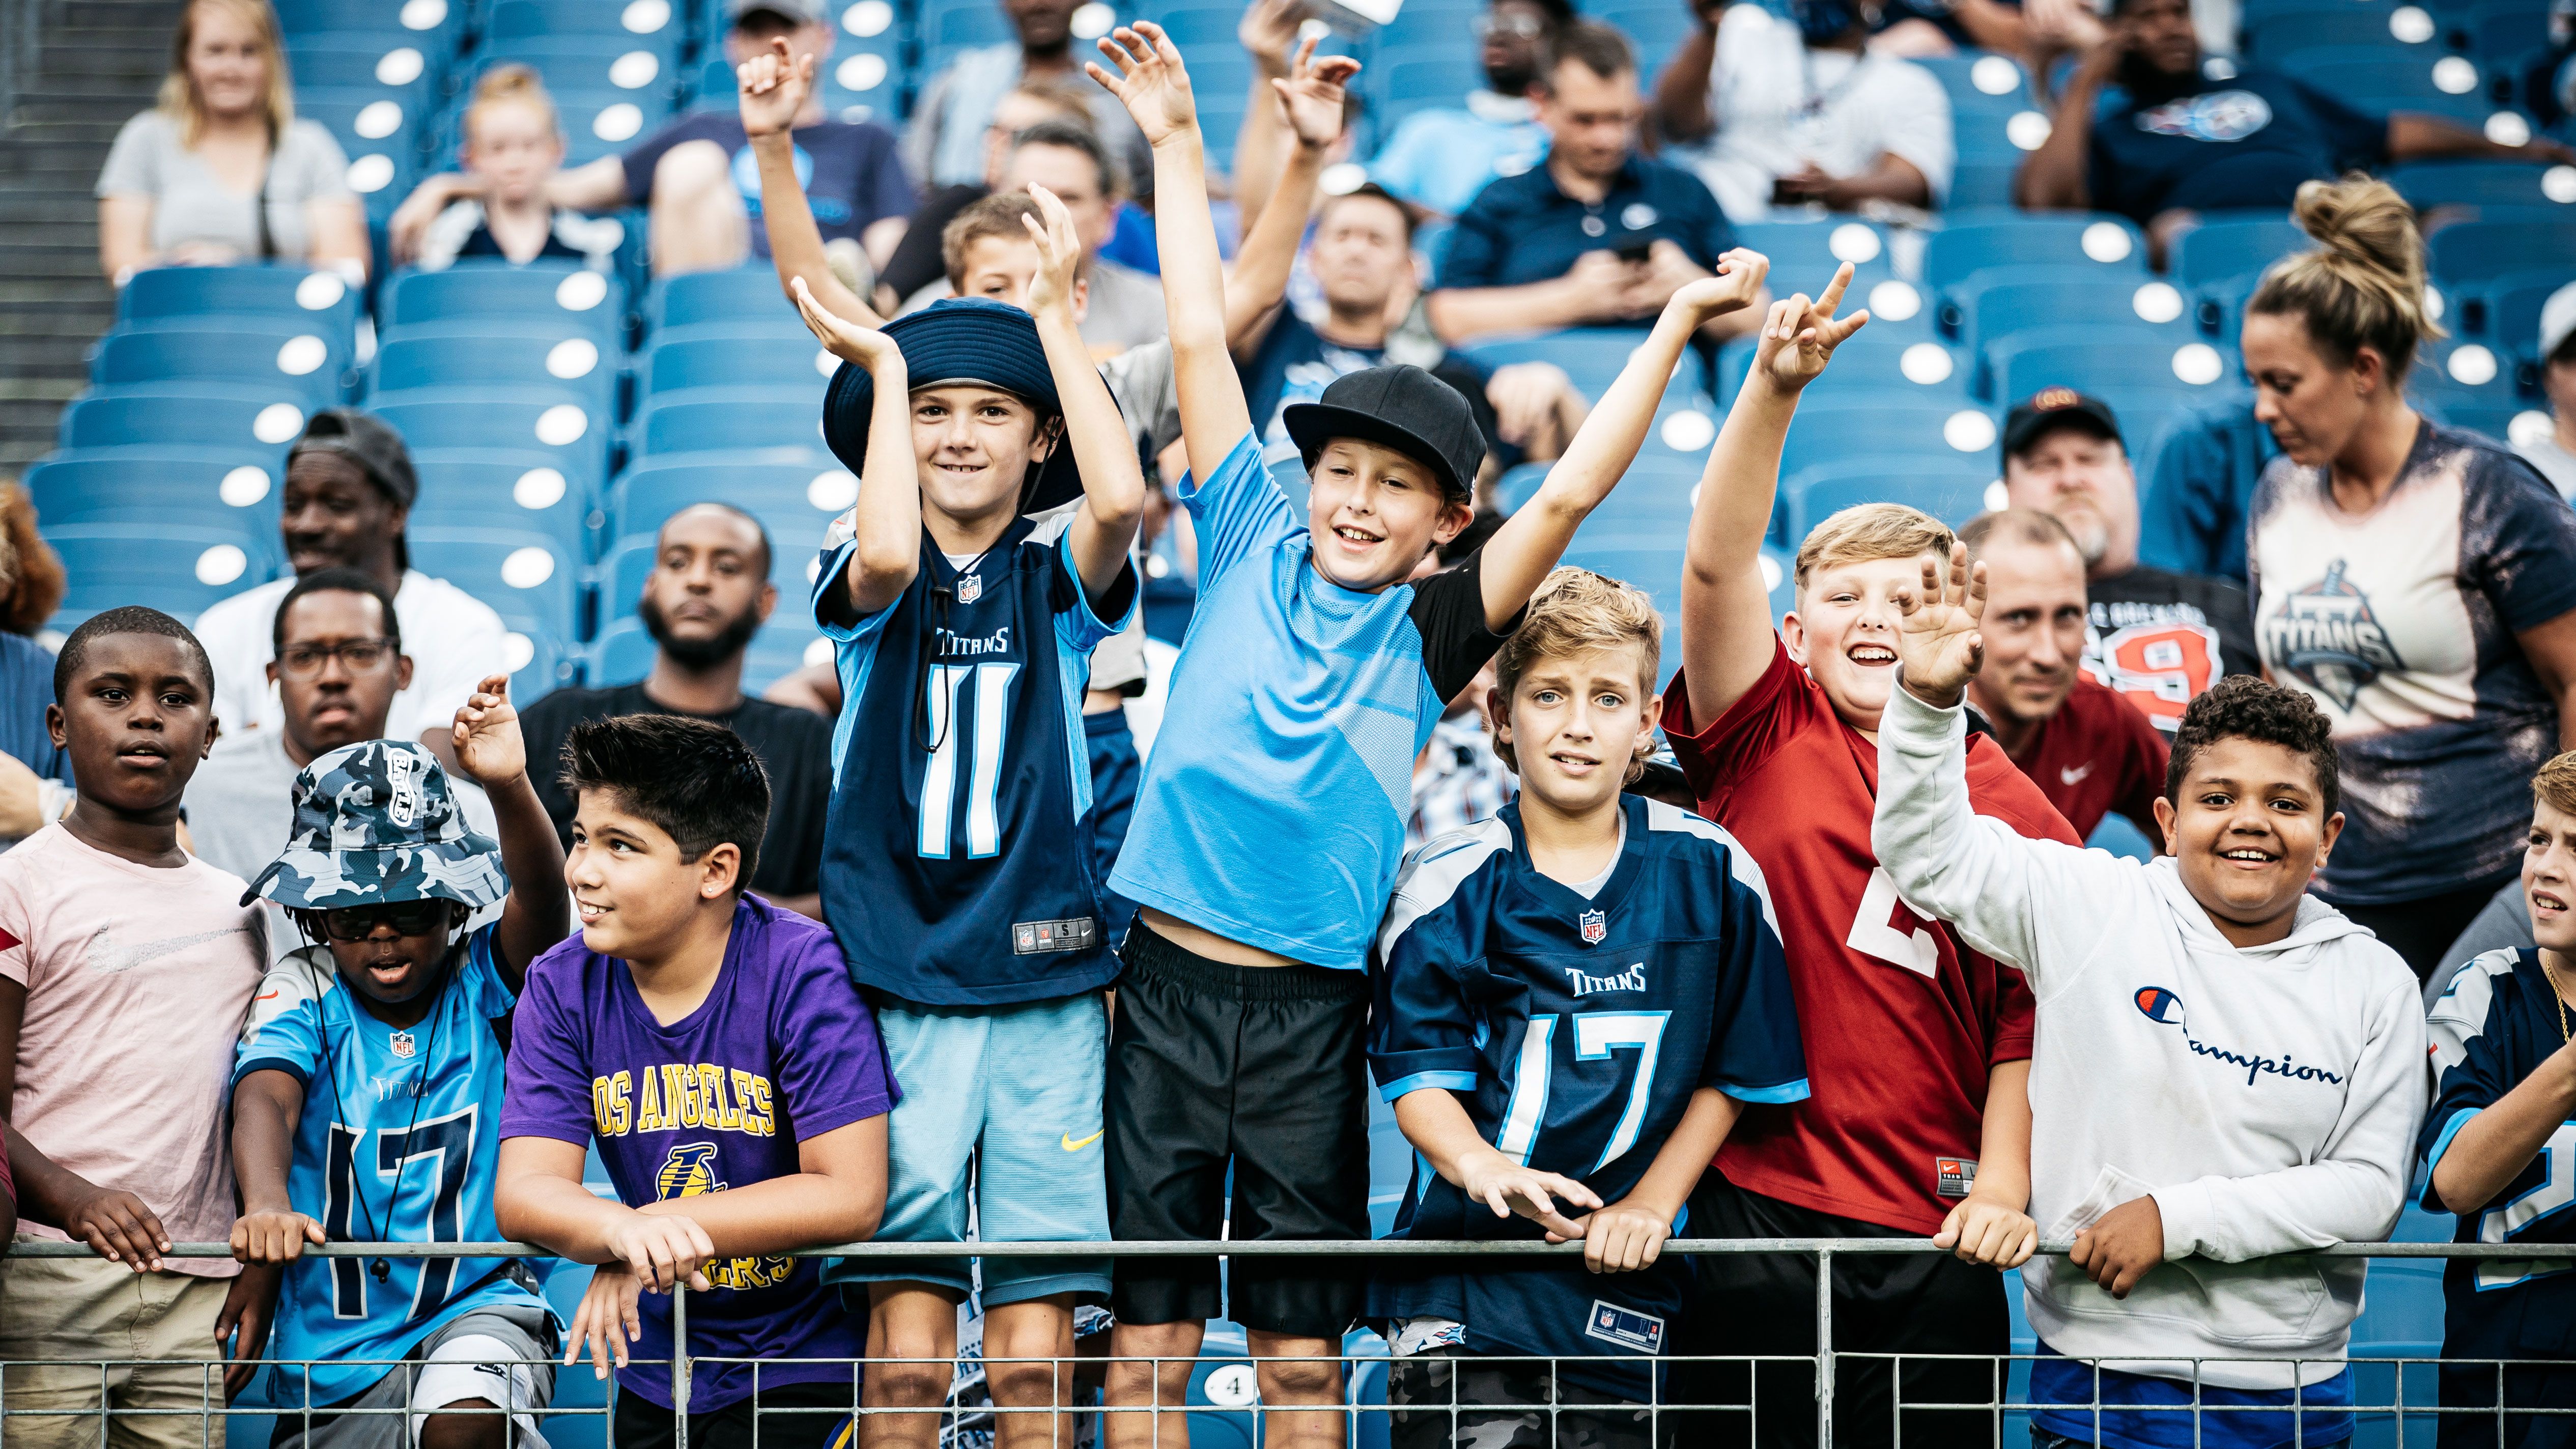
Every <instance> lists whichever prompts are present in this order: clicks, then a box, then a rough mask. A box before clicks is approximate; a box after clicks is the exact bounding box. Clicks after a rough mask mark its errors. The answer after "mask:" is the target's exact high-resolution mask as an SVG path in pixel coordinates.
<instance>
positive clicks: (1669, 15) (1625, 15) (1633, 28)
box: [1583, 0, 1695, 74]
mask: <svg viewBox="0 0 2576 1449" xmlns="http://www.w3.org/2000/svg"><path fill="white" fill-rule="evenodd" d="M1583 9H1584V18H1585V19H1587V20H1597V21H1600V22H1601V23H1602V24H1604V25H1608V26H1612V27H1615V28H1616V29H1617V30H1618V31H1619V33H1620V34H1622V35H1625V36H1627V37H1628V41H1629V43H1630V44H1631V45H1633V46H1635V47H1636V51H1637V56H1638V64H1639V65H1640V66H1641V67H1643V68H1644V70H1645V71H1646V73H1648V74H1652V73H1653V72H1654V71H1655V69H1656V68H1657V67H1658V66H1660V65H1661V63H1662V59H1663V57H1665V56H1667V55H1670V54H1671V53H1672V51H1673V48H1674V47H1675V46H1677V45H1680V44H1681V43H1682V42H1683V41H1684V40H1686V39H1688V38H1689V36H1690V32H1691V27H1692V26H1693V24H1694V23H1695V22H1694V21H1693V20H1692V19H1691V14H1690V11H1689V9H1688V8H1687V7H1685V6H1681V5H1673V4H1667V3H1665V0H1604V3H1602V4H1601V5H1599V6H1597V7H1596V6H1589V5H1587V6H1585V7H1583Z"/></svg>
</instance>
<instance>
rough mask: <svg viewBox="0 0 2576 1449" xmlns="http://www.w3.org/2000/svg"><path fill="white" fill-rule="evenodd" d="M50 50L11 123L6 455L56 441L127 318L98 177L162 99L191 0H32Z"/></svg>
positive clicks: (5, 180)
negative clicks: (68, 408) (156, 97)
mask: <svg viewBox="0 0 2576 1449" xmlns="http://www.w3.org/2000/svg"><path fill="white" fill-rule="evenodd" d="M24 3H29V4H34V5H35V6H36V7H37V11H38V13H37V47H38V48H37V52H36V57H35V61H34V64H33V65H32V67H31V68H30V69H29V70H28V72H27V73H26V74H25V75H23V76H21V77H20V81H21V84H20V86H19V88H18V91H17V103H16V105H15V107H14V108H13V109H12V111H11V112H10V114H9V115H8V116H7V117H6V118H5V121H6V126H5V128H0V217H5V218H7V220H6V221H5V222H0V469H6V470H9V471H15V470H17V469H18V468H19V467H21V466H23V465H24V464H26V463H28V462H31V461H33V460H34V459H36V458H37V457H39V456H41V455H43V454H44V453H46V452H47V451H49V450H51V449H52V447H53V444H54V426H55V422H56V420H57V419H58V418H59V417H60V415H61V413H62V407H63V404H64V403H65V402H68V401H69V400H70V399H71V397H72V395H73V394H74V393H76V392H78V391H80V389H81V386H82V383H83V382H84V380H85V379H86V377H87V375H88V352H89V348H90V345H91V344H92V343H94V342H95V341H97V339H98V336H99V334H100V333H102V332H105V331H106V330H107V328H108V326H109V324H111V323H113V322H114V321H115V320H116V296H115V293H114V292H113V291H111V290H110V289H109V287H108V285H107V283H106V281H105V280H104V279H102V278H101V277H100V276H99V271H98V203H97V201H96V200H95V199H93V198H92V196H91V194H90V193H91V187H92V186H93V185H95V184H96V182H97V180H98V170H99V167H100V166H101V165H102V164H104V163H105V162H106V160H107V148H108V145H109V143H110V142H112V141H114V140H115V139H116V132H117V128H118V127H119V126H122V125H123V124H124V123H125V120H126V118H127V117H129V116H131V115H133V114H134V113H135V112H136V111H139V110H142V109H143V108H144V107H146V106H149V105H151V104H152V97H153V93H154V92H155V91H156V90H157V89H158V88H159V86H160V84H161V73H162V70H163V68H164V67H165V66H166V65H167V64H168V63H169V55H170V33H171V29H172V27H174V26H175V25H176V24H177V23H178V19H179V12H180V9H181V5H180V4H179V3H178V0H24Z"/></svg>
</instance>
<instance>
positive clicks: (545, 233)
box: [418, 64, 626, 272]
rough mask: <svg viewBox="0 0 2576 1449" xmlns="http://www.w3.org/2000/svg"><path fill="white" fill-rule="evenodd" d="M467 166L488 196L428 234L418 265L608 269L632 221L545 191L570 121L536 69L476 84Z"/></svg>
mask: <svg viewBox="0 0 2576 1449" xmlns="http://www.w3.org/2000/svg"><path fill="white" fill-rule="evenodd" d="M458 154H459V156H460V157H461V158H462V159H463V161H464V163H465V169H466V171H467V172H469V173H471V174H473V175H475V176H478V177H480V178H482V180H483V196H482V199H481V200H475V199H473V198H471V197H468V198H465V199H462V200H459V201H457V202H456V203H454V204H453V205H451V206H449V207H448V208H447V209H446V210H445V211H442V212H440V213H439V214H438V216H437V219H435V220H433V221H432V222H430V224H429V230H428V232H427V233H426V234H424V235H423V236H422V237H421V241H420V258H419V262H418V265H419V267H420V269H421V270H422V271H424V272H435V271H442V270H444V269H446V268H448V267H451V266H453V265H455V264H456V262H457V261H458V260H459V259H460V258H498V259H501V260H504V261H511V262H534V261H569V262H579V263H581V264H582V265H584V266H586V267H589V268H590V269H591V270H592V271H595V272H604V271H607V270H608V269H609V267H610V266H611V265H613V264H614V262H615V261H616V253H617V247H618V243H620V242H622V241H624V240H625V238H626V228H625V227H623V226H621V225H619V224H618V223H617V222H616V221H614V220H612V219H607V218H601V219H596V220H594V219H592V218H590V217H586V216H583V215H582V214H581V213H579V212H576V211H569V210H566V209H564V208H562V207H559V206H556V205H555V204H554V201H553V200H552V198H550V197H549V196H548V195H547V194H546V188H547V187H549V186H550V185H552V184H553V182H554V178H555V175H556V173H558V172H560V171H561V170H562V169H563V157H564V139H563V122H562V119H561V118H560V117H559V116H558V115H557V114H556V112H555V103H554V98H553V97H552V96H549V95H547V94H546V84H545V82H544V81H543V80H541V79H539V78H538V76H537V73H536V71H535V70H534V69H532V68H531V67H528V66H524V65H516V64H513V65H497V66H494V67H493V68H492V69H490V70H488V71H485V72H484V73H483V79H481V80H479V81H477V82H475V84H474V100H473V102H472V103H471V104H470V105H468V106H466V108H465V144H464V145H463V146H462V147H461V148H460V149H459V152H458Z"/></svg>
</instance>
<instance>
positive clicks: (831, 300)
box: [735, 36, 885, 327]
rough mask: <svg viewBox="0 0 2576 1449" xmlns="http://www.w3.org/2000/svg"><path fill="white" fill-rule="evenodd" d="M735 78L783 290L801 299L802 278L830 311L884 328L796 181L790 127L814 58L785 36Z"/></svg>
mask: <svg viewBox="0 0 2576 1449" xmlns="http://www.w3.org/2000/svg"><path fill="white" fill-rule="evenodd" d="M735 79H736V80H737V81H738V82H740V84H741V87H742V129H743V134H744V135H746V136H749V137H750V138H751V154H752V158H753V160H755V161H757V162H758V163H759V166H760V224H761V225H762V226H763V227H765V228H767V230H768V232H769V257H770V262H771V264H772V265H773V266H775V267H777V268H778V285H779V288H780V290H782V291H785V292H786V293H787V295H788V299H789V300H790V301H794V300H795V297H796V293H795V283H796V282H797V280H798V279H800V278H801V279H803V281H804V283H805V287H806V290H807V291H809V292H811V293H812V294H813V296H814V301H815V303H816V304H817V305H818V306H820V307H822V309H823V310H824V311H826V312H829V313H831V314H832V315H833V316H835V317H838V318H840V319H841V320H842V321H844V322H855V323H857V324H858V325H859V326H861V327H882V326H884V325H885V319H884V318H882V317H880V316H878V315H877V311H876V309H875V308H873V307H871V306H869V305H868V304H867V301H866V299H864V298H862V297H861V296H859V294H858V293H856V292H853V291H851V290H850V289H849V288H847V287H845V286H843V285H841V279H840V278H839V277H838V276H836V275H834V274H833V272H832V267H831V263H830V261H829V260H828V259H826V257H825V256H824V252H823V233H822V230H821V229H820V228H818V227H816V226H815V225H814V207H813V204H812V203H811V202H809V201H807V200H806V199H805V186H804V183H802V182H800V181H798V180H797V179H796V143H795V140H794V138H793V136H792V135H791V132H792V130H793V128H794V126H795V124H796V113H797V112H798V111H799V110H801V109H802V108H803V107H804V105H805V96H806V94H807V93H808V92H809V91H811V90H812V89H813V88H814V57H813V56H811V55H805V56H799V55H797V54H796V53H795V52H794V51H793V50H792V49H791V48H790V47H789V46H788V44H787V39H786V37H784V36H779V37H776V38H774V39H772V40H771V41H770V42H769V49H768V50H766V51H764V52H762V53H761V54H759V55H755V56H753V57H752V58H751V59H749V60H747V61H744V62H743V63H742V65H741V66H740V67H739V68H737V70H736V71H735ZM800 305H801V304H800Z"/></svg>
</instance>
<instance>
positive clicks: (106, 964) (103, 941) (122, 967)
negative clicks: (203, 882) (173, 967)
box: [81, 926, 250, 974]
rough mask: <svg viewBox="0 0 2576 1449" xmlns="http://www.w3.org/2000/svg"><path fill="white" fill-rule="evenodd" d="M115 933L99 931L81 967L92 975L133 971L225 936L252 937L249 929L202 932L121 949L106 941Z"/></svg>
mask: <svg viewBox="0 0 2576 1449" xmlns="http://www.w3.org/2000/svg"><path fill="white" fill-rule="evenodd" d="M112 929H114V928H113V927H109V926H101V927H99V928H98V934H96V935H94V936H92V937H90V938H89V946H88V947H87V948H86V949H85V950H83V951H82V952H81V964H82V965H84V966H87V967H88V968H89V969H91V970H92V971H104V972H108V973H110V974H113V973H115V972H119V971H131V970H133V969H134V968H135V967H137V966H140V965H143V964H144V963H145V962H148V961H158V960H160V959H161V958H162V957H164V956H170V955H175V954H177V953H178V952H181V951H185V950H187V949H188V948H189V947H191V946H202V945H204V944H205V943H207V942H208V941H220V940H222V939H223V938H224V937H226V936H246V935H248V934H250V929H249V928H248V927H246V926H231V927H228V928H226V929H224V930H221V931H199V932H197V933H196V934H195V935H193V936H172V937H171V938H170V939H169V940H166V941H147V942H145V943H144V944H142V945H140V946H122V947H120V946H118V945H117V944H116V943H115V942H113V941H110V940H109V939H108V938H107V935H108V932H109V931H110V930H112Z"/></svg>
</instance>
